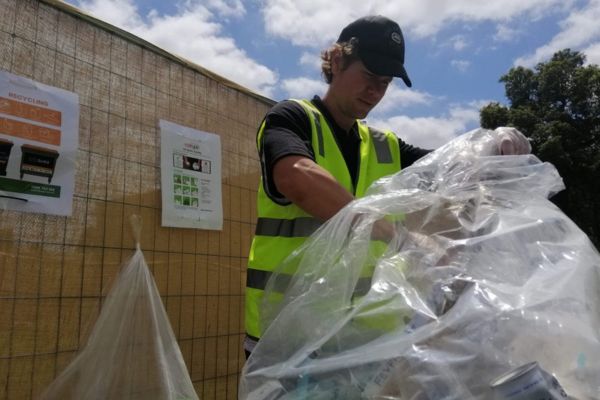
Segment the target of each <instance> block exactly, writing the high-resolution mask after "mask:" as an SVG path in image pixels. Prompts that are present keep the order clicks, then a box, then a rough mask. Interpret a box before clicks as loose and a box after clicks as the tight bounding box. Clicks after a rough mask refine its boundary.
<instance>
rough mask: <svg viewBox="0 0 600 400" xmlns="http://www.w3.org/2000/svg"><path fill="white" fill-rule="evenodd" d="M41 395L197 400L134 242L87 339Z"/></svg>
mask: <svg viewBox="0 0 600 400" xmlns="http://www.w3.org/2000/svg"><path fill="white" fill-rule="evenodd" d="M140 229H141V224H140V223H139V222H136V223H134V230H135V231H137V237H136V238H138V239H139V230H140ZM138 242H139V240H138ZM41 399H42V400H54V399H56V400H70V399H73V400H75V399H77V400H91V399H94V400H96V399H98V400H100V399H102V400H104V399H111V400H138V399H139V400H142V399H143V400H148V399H150V400H152V399H156V400H184V399H185V400H188V399H189V400H192V399H194V400H198V396H197V395H196V392H195V391H194V387H193V385H192V381H191V379H190V376H189V374H188V371H187V368H186V366H185V363H184V361H183V357H182V355H181V352H180V350H179V346H178V345H177V340H176V338H175V335H174V334H173V330H172V328H171V325H170V323H169V320H168V317H167V314H166V312H165V309H164V307H163V304H162V301H161V298H160V295H159V293H158V289H157V288H156V285H155V283H154V279H153V278H152V274H151V273H150V271H149V269H148V265H147V264H146V261H145V260H144V255H143V254H142V251H141V249H140V247H139V245H138V246H137V250H136V251H135V253H134V255H133V257H132V258H131V260H129V262H128V263H127V264H126V265H125V266H124V268H123V269H122V271H121V273H120V274H119V276H118V278H117V280H116V282H115V283H114V285H113V287H112V288H111V291H110V293H109V294H108V296H107V297H106V300H105V302H104V305H103V307H102V310H101V313H100V316H99V317H98V321H97V322H96V324H95V326H94V329H93V330H92V332H91V334H90V337H89V339H88V341H87V344H86V345H85V347H84V348H83V350H81V352H80V353H79V354H78V355H77V357H76V358H75V360H74V361H73V362H72V363H71V364H70V365H69V366H68V367H67V368H66V369H65V370H64V371H63V372H62V373H61V374H60V375H59V376H58V377H57V378H56V380H55V381H54V382H53V383H52V384H51V385H50V387H48V389H47V390H46V392H45V393H44V394H43V395H42V397H41Z"/></svg>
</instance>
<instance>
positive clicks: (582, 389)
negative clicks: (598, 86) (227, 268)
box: [240, 129, 600, 400]
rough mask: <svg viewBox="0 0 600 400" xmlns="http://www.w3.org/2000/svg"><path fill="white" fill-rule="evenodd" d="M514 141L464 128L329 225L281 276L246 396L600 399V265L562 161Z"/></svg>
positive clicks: (272, 289)
mask: <svg viewBox="0 0 600 400" xmlns="http://www.w3.org/2000/svg"><path fill="white" fill-rule="evenodd" d="M503 135H508V136H504V137H505V138H508V140H507V141H504V140H503V139H502V137H503ZM514 135H517V136H518V135H520V133H518V132H517V131H515V130H514V129H507V130H498V131H488V130H482V129H479V130H475V131H472V132H469V133H466V134H464V135H462V136H460V137H459V138H457V139H455V140H453V141H452V142H450V143H448V144H447V145H445V146H443V147H441V148H440V149H438V150H436V151H435V152H433V153H431V154H429V155H428V156H426V157H425V158H423V159H421V160H420V161H418V162H417V163H415V164H414V165H413V166H411V167H409V168H407V169H405V170H403V171H402V172H400V173H398V174H396V175H393V176H390V177H387V178H384V179H382V180H380V181H378V182H376V183H375V184H374V185H373V186H372V187H371V189H370V194H369V195H368V196H366V197H365V198H362V199H359V200H356V201H355V202H353V203H351V204H349V205H348V206H347V207H346V208H344V209H343V210H342V211H341V212H339V213H338V214H337V215H336V216H335V217H334V218H332V219H331V220H330V221H329V222H328V223H327V224H325V225H324V226H322V227H321V229H319V230H318V231H317V232H316V233H315V234H314V235H313V236H312V237H311V239H310V240H309V241H308V242H307V243H306V244H305V246H304V247H302V248H301V249H300V250H299V251H298V252H296V253H295V254H293V255H292V256H291V257H290V258H289V259H288V260H287V261H286V263H285V265H282V266H281V267H280V271H281V272H279V273H276V274H275V275H274V276H273V277H272V278H271V280H270V281H269V284H268V286H267V291H266V293H265V303H264V304H263V306H264V307H265V308H266V310H267V312H266V313H265V314H266V315H267V317H266V318H267V319H268V320H267V321H264V322H265V323H264V324H263V326H268V328H267V329H266V331H265V332H264V335H263V336H262V338H261V340H260V342H259V343H258V345H257V346H256V348H255V349H254V351H253V353H252V355H251V356H250V358H249V360H248V362H247V363H246V366H245V368H244V371H243V376H242V379H241V383H240V398H241V399H252V400H255V399H256V400H258V399H260V400H274V399H313V400H315V399H346V400H352V399H402V400H468V399H477V400H491V399H497V400H500V399H504V398H510V399H534V398H535V399H537V398H538V397H535V396H537V395H538V394H539V393H544V395H545V396H546V397H539V398H549V399H555V398H556V399H562V398H567V397H566V396H567V395H568V396H569V397H568V398H569V399H577V400H592V399H598V398H599V397H600V298H599V297H600V280H599V272H600V255H599V254H598V252H597V251H596V250H595V249H594V247H593V245H592V244H591V242H590V241H589V239H588V238H587V237H586V235H585V234H584V233H583V232H582V231H581V230H580V229H579V228H578V227H577V226H576V225H575V224H574V223H573V222H572V221H571V220H569V218H567V217H566V216H565V215H564V214H563V213H562V212H561V211H560V210H559V209H558V208H557V207H555V206H554V205H553V204H552V203H551V202H550V201H549V200H548V197H549V196H551V195H553V194H554V193H556V192H558V191H560V190H562V189H563V183H562V180H561V178H560V176H559V175H558V173H557V171H556V169H555V168H554V167H553V166H552V165H550V164H547V163H542V162H541V161H540V160H539V159H537V158H536V157H535V156H533V155H530V154H529V155H512V156H511V155H508V156H507V155H503V156H490V154H502V153H503V152H505V151H506V152H509V153H513V154H514V153H522V152H521V151H519V149H515V148H511V149H509V148H506V146H525V147H526V146H528V144H527V143H526V141H524V140H521V139H519V138H518V137H517V136H514ZM499 137H500V140H499ZM523 139H524V138H523ZM382 221H383V222H382ZM381 223H385V224H392V225H393V227H394V229H395V235H392V236H391V237H390V238H389V240H388V241H386V242H382V241H378V240H376V239H377V237H376V235H372V233H373V231H374V230H375V229H376V228H377V224H381ZM290 265H293V266H296V265H297V267H295V268H296V271H295V273H293V274H290V272H289V271H290V270H292V268H291V267H290ZM284 271H285V272H284ZM511 371H513V372H511ZM515 371H516V372H515ZM507 373H508V374H507ZM505 374H506V375H505ZM499 377H500V378H499ZM537 377H543V381H542V379H541V378H539V379H538V378H537ZM527 379H529V383H525V384H523V383H522V382H525V381H526V380H527ZM534 379H538V380H537V381H535V382H534V381H533V380H534ZM559 384H560V385H559ZM518 385H525V386H526V387H516V386H518ZM544 385H545V386H544ZM542 386H544V387H542ZM550 386H552V387H550ZM534 390H535V391H536V392H535V393H533V392H532V391H534ZM527 391H529V392H527ZM506 393H509V394H511V395H515V393H520V396H521V397H518V396H517V397H514V396H513V397H505V396H506ZM527 393H533V394H532V395H528V394H527ZM524 396H525V397H524ZM527 396H529V397H527ZM531 396H534V397H531Z"/></svg>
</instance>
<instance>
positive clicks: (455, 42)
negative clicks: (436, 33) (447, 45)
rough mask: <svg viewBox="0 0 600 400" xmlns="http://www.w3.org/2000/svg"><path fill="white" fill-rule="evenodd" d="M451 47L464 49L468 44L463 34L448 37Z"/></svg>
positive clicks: (458, 49)
mask: <svg viewBox="0 0 600 400" xmlns="http://www.w3.org/2000/svg"><path fill="white" fill-rule="evenodd" d="M450 41H451V43H452V47H453V48H454V50H456V51H461V50H464V49H465V48H466V47H467V46H468V44H467V39H466V38H465V37H464V36H463V35H456V36H454V37H452V38H451V39H450Z"/></svg>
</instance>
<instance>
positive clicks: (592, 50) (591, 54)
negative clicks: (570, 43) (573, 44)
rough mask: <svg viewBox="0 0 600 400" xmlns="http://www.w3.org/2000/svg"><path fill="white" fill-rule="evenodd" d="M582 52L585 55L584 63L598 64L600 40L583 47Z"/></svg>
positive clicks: (599, 62) (599, 61) (599, 59)
mask: <svg viewBox="0 0 600 400" xmlns="http://www.w3.org/2000/svg"><path fill="white" fill-rule="evenodd" d="M583 52H584V53H585V55H586V56H587V59H586V64H596V65H600V42H598V43H594V44H593V45H591V46H589V47H588V48H586V49H584V50H583Z"/></svg>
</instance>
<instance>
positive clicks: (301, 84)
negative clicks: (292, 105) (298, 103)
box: [281, 77, 327, 99]
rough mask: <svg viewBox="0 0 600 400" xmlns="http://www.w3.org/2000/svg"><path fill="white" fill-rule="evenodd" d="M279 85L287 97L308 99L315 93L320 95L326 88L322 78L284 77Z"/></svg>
mask: <svg viewBox="0 0 600 400" xmlns="http://www.w3.org/2000/svg"><path fill="white" fill-rule="evenodd" d="M281 87H282V89H283V90H284V91H285V93H286V94H287V96H286V97H288V98H301V99H306V98H308V99H310V98H312V97H313V96H314V95H315V94H317V95H320V96H322V95H323V94H325V91H326V90H327V84H326V83H325V81H324V80H322V79H321V80H317V79H310V78H305V77H300V78H292V79H285V80H284V81H283V82H281Z"/></svg>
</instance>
